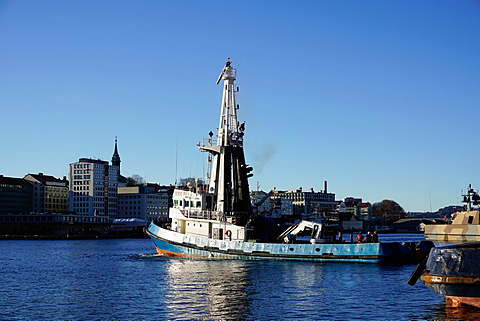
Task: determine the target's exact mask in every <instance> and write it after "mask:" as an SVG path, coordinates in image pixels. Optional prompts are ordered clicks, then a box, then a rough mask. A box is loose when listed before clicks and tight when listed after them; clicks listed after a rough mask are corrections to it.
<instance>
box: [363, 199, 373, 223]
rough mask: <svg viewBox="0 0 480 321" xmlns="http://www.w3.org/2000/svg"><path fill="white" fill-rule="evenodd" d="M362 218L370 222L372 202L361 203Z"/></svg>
mask: <svg viewBox="0 0 480 321" xmlns="http://www.w3.org/2000/svg"><path fill="white" fill-rule="evenodd" d="M360 219H361V220H362V221H368V222H370V221H371V220H372V204H370V203H369V202H367V203H360Z"/></svg>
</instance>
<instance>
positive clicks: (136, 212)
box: [118, 184, 171, 222]
mask: <svg viewBox="0 0 480 321" xmlns="http://www.w3.org/2000/svg"><path fill="white" fill-rule="evenodd" d="M163 190H164V188H161V187H160V186H159V185H157V184H143V185H141V186H131V187H119V188H118V218H125V219H128V218H137V219H141V220H145V221H149V222H150V221H153V220H155V219H161V220H165V219H166V218H167V217H168V207H169V199H171V198H170V197H169V195H168V193H167V192H164V191H163Z"/></svg>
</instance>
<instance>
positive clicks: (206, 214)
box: [185, 210, 225, 221]
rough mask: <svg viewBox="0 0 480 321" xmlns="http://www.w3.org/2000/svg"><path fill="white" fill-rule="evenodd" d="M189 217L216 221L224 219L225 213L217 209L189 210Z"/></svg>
mask: <svg viewBox="0 0 480 321" xmlns="http://www.w3.org/2000/svg"><path fill="white" fill-rule="evenodd" d="M186 214H187V215H185V216H187V217H188V218H195V219H203V220H215V221H224V220H225V215H224V214H223V213H220V212H216V211H205V210H203V211H187V213H186Z"/></svg>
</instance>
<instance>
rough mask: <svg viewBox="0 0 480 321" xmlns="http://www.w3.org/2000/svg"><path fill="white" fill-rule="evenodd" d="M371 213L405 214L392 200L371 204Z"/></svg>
mask: <svg viewBox="0 0 480 321" xmlns="http://www.w3.org/2000/svg"><path fill="white" fill-rule="evenodd" d="M372 211H373V212H374V213H395V214H396V213H398V214H405V210H404V209H403V207H401V206H400V205H399V204H398V203H397V202H395V201H392V200H383V201H381V202H377V203H375V204H373V206H372Z"/></svg>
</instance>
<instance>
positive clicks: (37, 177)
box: [24, 173, 66, 184]
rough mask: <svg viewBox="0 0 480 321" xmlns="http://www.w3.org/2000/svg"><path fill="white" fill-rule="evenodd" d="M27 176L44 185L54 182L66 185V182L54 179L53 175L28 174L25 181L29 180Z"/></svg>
mask: <svg viewBox="0 0 480 321" xmlns="http://www.w3.org/2000/svg"><path fill="white" fill-rule="evenodd" d="M27 176H31V177H33V178H34V179H35V180H37V181H38V182H40V183H42V184H46V183H47V182H54V183H66V180H61V179H58V178H56V177H53V176H51V175H43V174H42V173H39V174H28V175H26V176H25V177H24V179H27ZM27 180H28V179H27Z"/></svg>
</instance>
